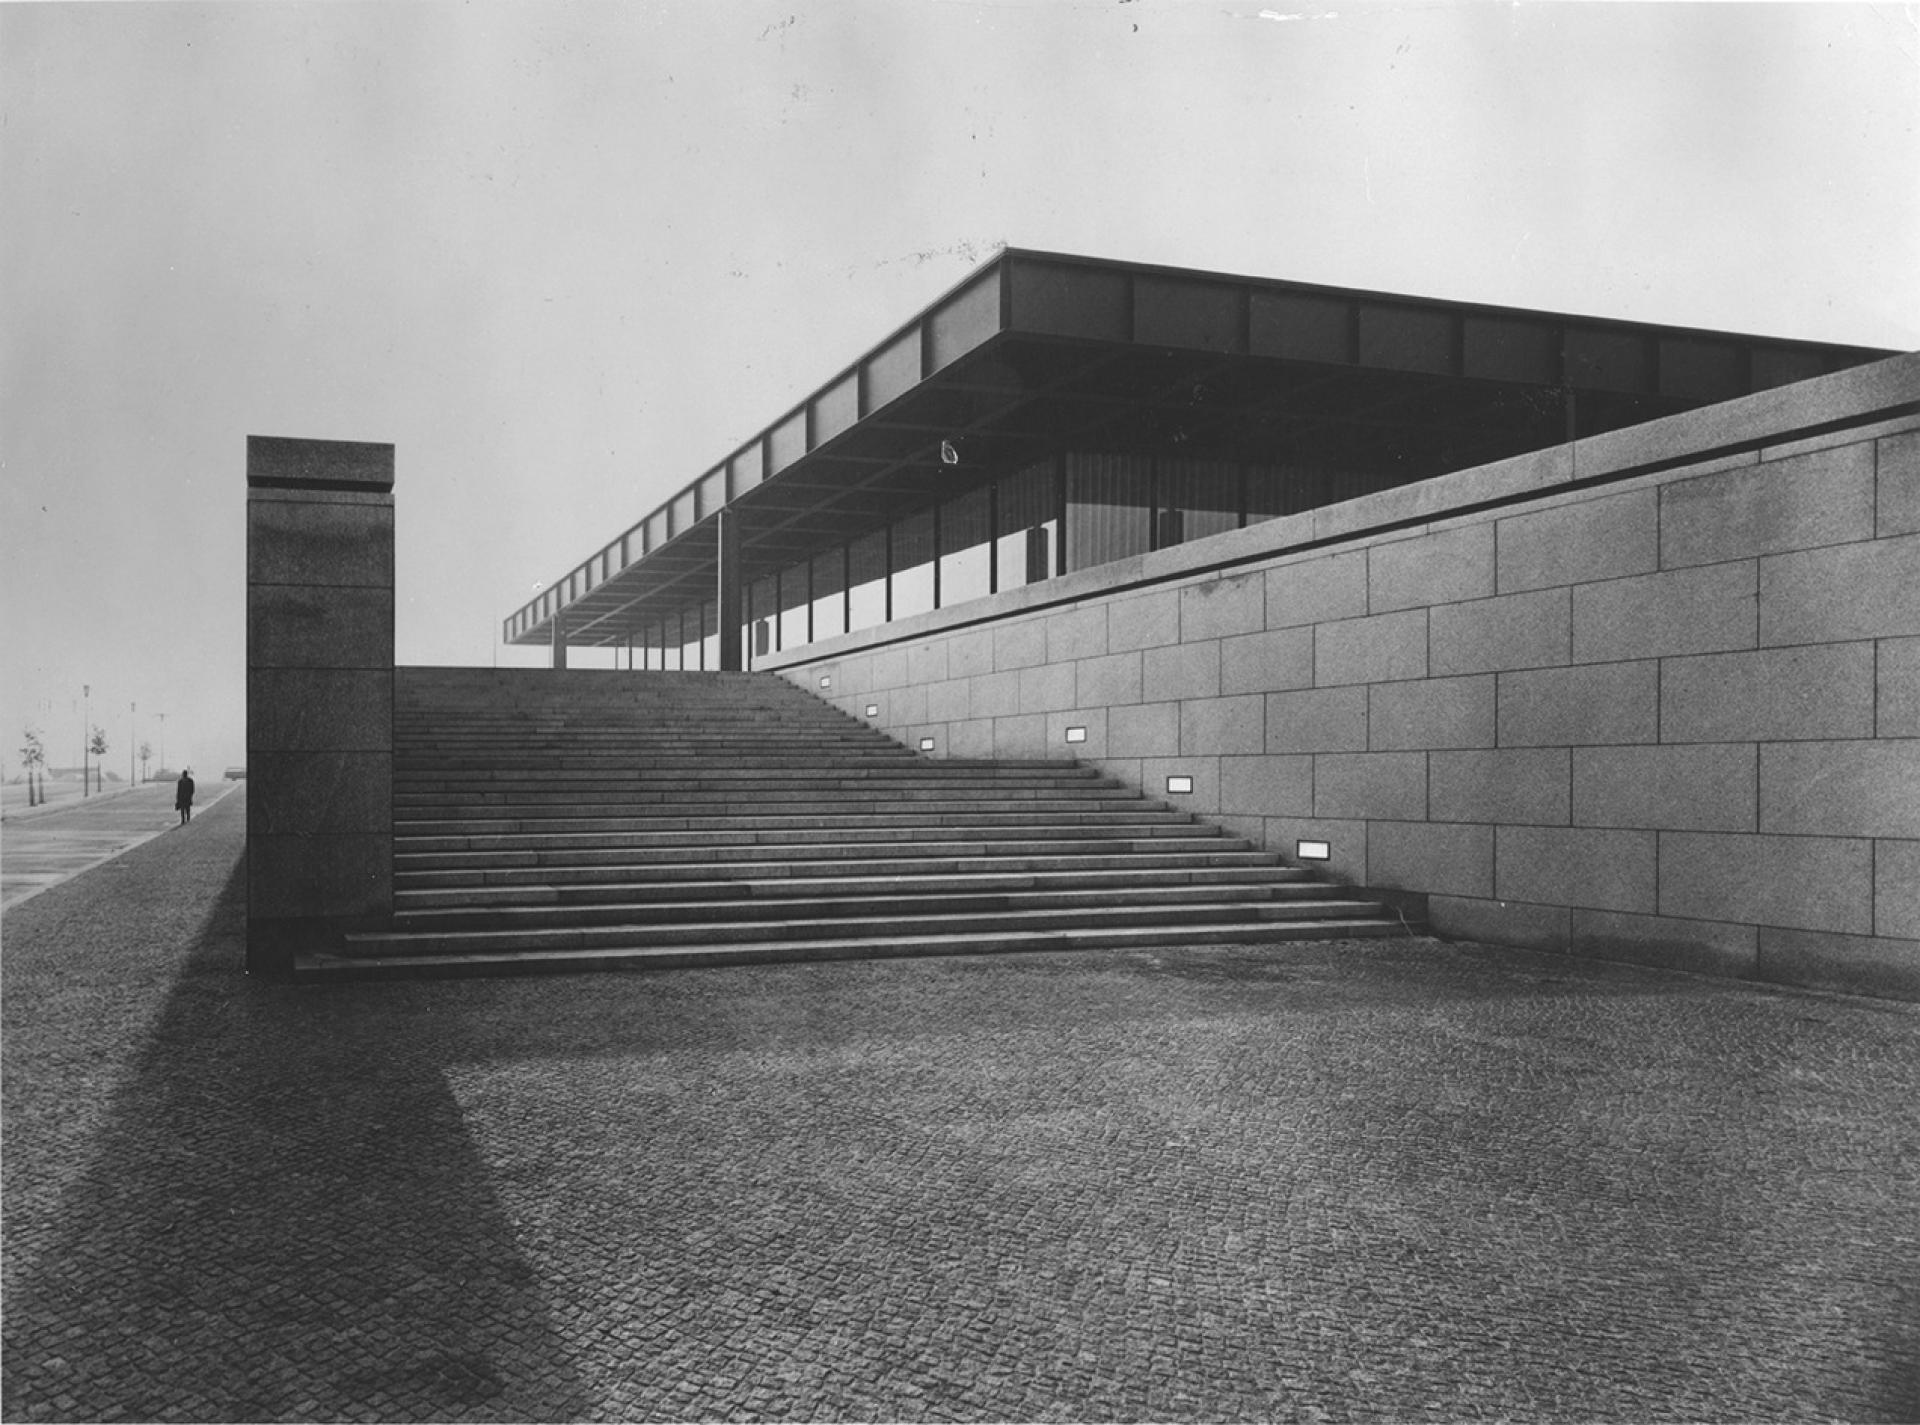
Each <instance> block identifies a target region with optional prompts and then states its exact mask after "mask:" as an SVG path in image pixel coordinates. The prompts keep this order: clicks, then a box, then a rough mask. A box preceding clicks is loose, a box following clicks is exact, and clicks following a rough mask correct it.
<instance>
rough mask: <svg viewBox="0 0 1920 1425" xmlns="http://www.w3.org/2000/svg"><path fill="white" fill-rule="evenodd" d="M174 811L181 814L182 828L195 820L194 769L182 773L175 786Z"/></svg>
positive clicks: (189, 768)
mask: <svg viewBox="0 0 1920 1425" xmlns="http://www.w3.org/2000/svg"><path fill="white" fill-rule="evenodd" d="M173 809H174V810H175V811H177V812H179V813H180V824H181V825H182V826H185V825H186V824H187V823H188V822H190V821H192V820H193V768H191V767H188V768H186V769H184V770H183V771H182V772H181V773H180V780H179V782H177V783H176V784H175V785H174V789H173Z"/></svg>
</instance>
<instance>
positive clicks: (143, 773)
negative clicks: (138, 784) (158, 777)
mask: <svg viewBox="0 0 1920 1425" xmlns="http://www.w3.org/2000/svg"><path fill="white" fill-rule="evenodd" d="M151 761H153V744H152V743H151V742H143V743H141V744H140V780H141V781H143V782H150V781H152V780H153V779H152V778H151V777H149V776H148V775H147V764H148V763H149V762H151Z"/></svg>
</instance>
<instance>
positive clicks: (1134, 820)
mask: <svg viewBox="0 0 1920 1425" xmlns="http://www.w3.org/2000/svg"><path fill="white" fill-rule="evenodd" d="M822 805H823V806H826V807H829V808H833V809H832V810H826V811H820V812H807V811H804V810H801V811H792V812H774V813H768V814H766V815H757V814H756V815H749V814H747V813H734V814H732V815H712V814H711V808H706V809H704V810H705V811H706V812H707V813H708V814H703V815H688V814H686V812H684V811H680V812H675V811H662V812H659V813H657V814H656V813H654V812H652V811H649V812H646V813H642V814H638V815H632V816H602V815H599V814H596V813H577V812H573V811H570V810H566V809H563V810H560V811H555V812H551V813H547V814H541V813H535V812H528V813H522V814H517V815H514V816H500V815H496V814H489V815H485V816H472V817H457V818H446V819H442V820H437V821H436V820H430V819H424V818H408V819H406V820H404V821H399V822H396V824H395V830H396V832H397V833H398V834H399V835H400V836H402V837H403V838H405V839H406V840H408V841H410V842H412V841H417V840H422V839H428V838H438V837H451V838H454V839H457V840H462V841H464V840H466V839H467V838H469V837H474V836H513V835H532V836H552V835H572V834H576V833H577V834H579V835H583V836H584V835H598V834H602V833H605V834H613V835H618V834H621V833H624V832H632V831H639V832H662V833H665V832H670V831H691V832H705V831H740V832H749V831H772V832H782V833H787V834H794V835H798V834H803V833H808V832H834V833H836V834H837V833H840V832H845V831H860V830H867V829H876V830H885V829H890V828H891V829H898V830H903V831H904V830H912V829H915V828H922V827H932V828H935V829H960V828H973V827H985V826H1005V827H1008V828H1010V829H1011V828H1014V827H1029V826H1061V827H1075V826H1106V825H1109V824H1115V825H1127V824H1132V825H1160V824H1174V823H1181V824H1193V822H1194V817H1193V814H1192V813H1191V812H1183V811H1172V810H1168V809H1166V808H1164V807H1160V806H1156V805H1154V804H1153V803H1150V802H1148V803H1140V802H1136V803H1128V802H1122V801H1110V802H1096V803H1093V804H1091V805H1089V804H1086V803H1082V802H1057V803H1048V802H1031V803H1023V804H1022V806H1021V809H1020V810H1018V811H1008V810H1004V809H1001V808H996V807H988V808H986V809H984V810H982V809H978V808H976V807H974V806H973V805H972V804H971V803H960V804H956V805H955V806H949V807H942V806H940V805H939V804H937V803H918V802H916V803H914V805H913V808H912V809H911V810H906V811H884V810H876V809H872V808H868V809H865V810H848V809H847V808H846V807H845V806H844V805H842V804H841V803H836V802H828V803H823V804H822Z"/></svg>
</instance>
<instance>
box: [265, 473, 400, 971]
mask: <svg viewBox="0 0 1920 1425" xmlns="http://www.w3.org/2000/svg"><path fill="white" fill-rule="evenodd" d="M247 775H248V782H249V796H248V806H247V970H248V971H249V973H253V974H265V975H275V976H278V975H283V974H285V973H287V972H288V968H289V965H290V961H291V958H292V955H293V954H294V952H295V951H296V950H297V949H298V948H299V947H300V946H301V945H303V944H306V943H310V942H313V941H316V940H322V939H325V938H327V937H329V936H330V935H332V934H334V933H337V932H338V931H339V930H342V929H345V928H349V927H353V926H366V925H370V924H377V923H380V922H383V921H384V920H385V919H386V918H387V917H389V916H390V915H391V914H392V910H393V447H392V446H391V445H378V444H369V443H364V442H358V441H332V440H294V439H287V438H282V437H275V436H248V437H247Z"/></svg>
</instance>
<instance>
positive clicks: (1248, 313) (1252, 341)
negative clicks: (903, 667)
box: [503, 248, 1893, 646]
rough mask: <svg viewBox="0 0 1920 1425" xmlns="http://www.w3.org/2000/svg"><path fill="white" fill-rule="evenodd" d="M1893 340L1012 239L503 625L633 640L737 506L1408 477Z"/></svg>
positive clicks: (747, 543) (800, 507)
mask: <svg viewBox="0 0 1920 1425" xmlns="http://www.w3.org/2000/svg"><path fill="white" fill-rule="evenodd" d="M1892 354H1893V353H1890V352H1885V351H1879V350H1873V349H1868V348H1863V347H1848V346H1835V345H1830V344H1824V343H1815V342H1803V341H1788V340H1780V339H1775V338H1770V337H1759V336H1742V335H1736V334H1732V333H1727V332H1717V331H1704V330H1699V329H1695V328H1687V327H1670V326H1656V325H1650V324H1648V323H1644V322H1624V321H1614V320H1609V319H1606V318H1601V317H1584V316H1570V315H1564V314H1557V313H1548V312H1536V311H1527V310H1523V309H1519V308H1511V307H1493V306H1486V305H1481V304H1476V303H1469V302H1452V301H1441V300H1436V299H1431V298H1421V297H1407V296H1396V295H1392V294H1388V293H1382V292H1370V291H1357V290H1350V289H1344V288H1336V287H1325V286H1319V285H1315V284H1310V283H1301V282H1287V281H1282V280H1279V279H1275V278H1261V277H1243V276H1230V275H1226V274H1221V273H1212V272H1196V271H1189V270H1185V269H1180V268H1170V267H1159V266H1147V265H1141V264H1134V263H1124V262H1115V261H1110V260H1106V259H1099V258H1087V257H1073V256H1067V255H1064V254H1059V253H1049V252H1034V251H1028V250H1025V249H1019V248H1008V249H1005V250H1004V251H1002V252H1001V253H999V254H998V255H997V256H996V257H994V258H992V259H991V260H990V261H988V262H986V263H985V264H983V265H982V266H981V267H980V268H979V269H978V270H976V271H975V272H974V273H972V274H971V275H970V276H968V277H967V278H966V279H965V280H964V281H962V282H961V283H959V284H958V285H957V286H955V287H954V288H952V289H951V290H950V291H948V292H947V293H946V295H944V296H943V297H941V298H940V299H939V300H938V301H936V302H935V303H933V304H932V305H931V306H929V307H928V308H927V309H926V310H925V311H923V312H921V313H920V314H919V315H918V316H916V317H914V318H913V319H912V320H911V321H909V322H907V323H906V324H904V325H903V326H901V327H899V328H898V329H896V330H895V331H893V332H892V333H890V334H889V335H888V336H887V337H886V338H885V339H884V340H883V341H881V342H880V343H879V344H878V345H876V346H875V347H873V349H872V350H870V351H868V352H867V353H866V354H865V355H864V356H862V357H861V358H860V359H859V360H857V361H855V362H853V363H852V364H851V365H849V366H847V367H845V368H844V369H842V370H841V371H839V372H838V373H836V374H835V375H834V376H833V377H832V378H831V379H830V380H828V381H827V382H826V383H825V384H824V385H822V386H821V387H820V388H819V389H818V390H816V391H814V392H813V393H812V394H811V395H810V396H808V397H807V398H806V399H805V400H803V401H801V402H799V403H798V404H797V405H795V406H794V407H792V408H791V409H790V410H788V411H787V412H786V413H785V414H783V415H782V416H780V418H779V419H777V420H775V421H774V422H773V423H772V424H770V425H768V426H767V427H765V428H764V429H763V430H761V431H760V432H759V433H758V434H756V435H755V436H753V437H752V438H751V439H749V440H747V441H746V442H745V443H744V444H742V445H741V446H739V447H738V448H737V449H735V450H733V451H732V452H730V453H729V454H727V455H726V457H725V458H724V459H722V460H720V461H719V462H718V463H716V464H715V465H714V466H712V467H711V468H710V469H708V470H706V471H705V472H703V473H702V474H700V475H699V476H697V477H696V478H694V479H693V480H691V481H689V482H688V483H687V485H686V486H685V487H683V488H682V489H681V490H680V491H679V492H678V493H677V494H675V495H674V496H673V497H672V498H670V499H668V500H666V501H664V502H663V503H662V504H661V505H660V506H659V507H658V508H656V509H654V510H653V511H652V512H651V513H649V514H648V515H647V516H646V517H645V518H644V519H642V520H640V521H638V522H637V523H636V524H634V525H633V526H632V527H631V528H629V529H627V530H626V531H624V532H623V533H622V534H621V535H620V536H619V537H618V538H616V539H614V540H613V541H611V542H610V543H609V544H607V545H605V546H603V547H602V548H600V549H598V550H596V551H595V552H594V553H593V554H592V555H591V556H590V557H589V558H587V559H586V560H585V561H583V562H582V563H581V564H579V565H577V566H575V567H574V568H573V569H571V570H568V571H567V572H566V573H565V574H563V575H562V576H561V577H560V578H559V579H557V580H555V581H554V583H553V584H552V586H551V587H549V588H548V589H547V590H545V591H543V593H542V594H540V595H539V596H537V597H536V598H534V599H532V600H530V601H529V602H528V603H527V604H525V605H523V606H522V607H521V608H520V609H518V610H516V611H515V612H514V613H513V614H512V615H510V616H509V617H508V618H507V620H506V621H505V624H504V628H503V632H504V635H505V639H506V641H507V642H508V643H518V644H545V643H547V642H548V641H550V639H551V637H552V628H553V621H554V619H555V618H556V617H564V619H565V627H566V641H567V642H568V643H570V644H578V645H588V646H591V645H595V644H599V645H606V644H620V643H625V642H627V641H628V640H629V639H630V638H632V637H634V636H636V635H637V634H639V633H640V632H641V630H642V629H643V628H644V627H645V626H646V625H647V624H649V623H651V622H653V621H655V620H657V619H658V618H659V617H660V616H661V615H662V614H663V613H665V612H668V611H671V610H673V609H676V608H679V607H681V606H684V605H689V604H694V603H701V602H705V601H706V600H708V599H711V598H713V597H714V589H715V578H716V575H715V564H716V553H717V542H716V525H717V516H718V514H719V512H720V510H721V509H722V508H727V509H731V510H732V511H734V513H735V514H736V515H737V516H739V525H740V531H741V560H742V569H743V574H744V577H745V578H747V579H756V578H760V577H764V576H765V575H767V574H769V573H772V572H775V571H777V570H779V569H782V568H785V567H788V566H790V565H793V564H796V563H798V562H800V561H801V560H803V559H807V558H810V557H812V556H813V555H815V554H817V553H819V552H821V551H823V550H825V549H829V548H833V547H835V546H837V545H839V544H842V543H845V542H846V541H847V540H848V539H850V538H852V537H855V536H857V535H859V534H862V533H865V532H866V531H867V530H869V529H871V528H874V527H876V526H878V525H881V524H884V523H886V522H887V521H889V520H891V519H894V518H896V517H898V516H899V515H901V514H905V513H908V512H911V511H912V510H914V509H917V508H920V507H922V506H924V505H926V504H929V503H932V502H934V501H937V500H939V499H943V498H948V497H951V496H954V495H959V494H961V493H964V492H965V490H967V489H968V488H970V487H971V486H973V485H975V484H978V483H979V482H980V481H981V480H983V479H985V478H988V476H990V475H991V474H995V473H1001V472H1005V471H1009V470H1012V469H1015V468H1018V467H1019V466H1021V465H1024V464H1028V463H1031V462H1032V461H1034V460H1037V459H1041V458H1044V457H1045V456H1048V455H1050V454H1052V453H1054V452H1057V451H1060V450H1066V449H1084V450H1152V449H1159V450H1164V451H1168V452H1171V451H1174V450H1178V451H1179V452H1181V453H1182V454H1187V455H1200V456H1206V455H1210V454H1218V455H1219V456H1220V458H1224V459H1246V458H1249V456H1248V454H1247V452H1248V451H1250V450H1258V451H1270V452H1285V454H1284V457H1282V456H1280V455H1277V454H1276V455H1273V456H1271V457H1269V458H1272V459H1275V460H1276V461H1277V462H1279V461H1291V462H1294V463H1299V464H1312V463H1314V462H1315V460H1316V455H1318V456H1319V458H1321V459H1324V460H1326V461H1328V462H1334V461H1337V462H1339V463H1342V464H1345V465H1352V464H1356V463H1357V464H1360V465H1365V466H1369V467H1379V468H1383V469H1393V470H1397V471H1400V472H1403V473H1404V475H1405V477H1406V478H1407V479H1410V480H1411V479H1419V478H1424V477H1425V476H1428V475H1438V474H1444V473H1446V472H1447V471H1450V470H1459V469H1467V468H1471V467H1472V466H1475V465H1480V464H1484V463H1486V462H1488V461H1492V460H1498V459H1502V458H1504V457H1507V456H1510V455H1517V454H1520V453H1522V452H1524V451H1527V450H1535V449H1540V448H1543V447H1545V446H1550V445H1556V444H1560V443H1562V442H1564V441H1566V440H1568V439H1570V438H1574V437H1579V436H1587V435H1593V434H1597V433H1598V432H1600V431H1605V430H1613V429H1617V428H1619V427H1621V426H1627V425H1635V424H1638V423H1640V422H1642V421H1647V420H1652V419H1655V418H1657V417H1659V416H1664V415H1670V414H1673V413H1674V412H1676V411H1682V410H1687V409H1690V408H1693V407H1696V406H1702V405H1709V404H1713V403H1715V402H1719V401H1724V400H1730V399H1733V398H1734V397H1737V396H1743V395H1747V394H1749V393H1751V392H1754V391H1760V390H1765V389H1768V388H1770V387H1774V386H1782V385H1786V384H1789V383H1791V382H1794V381H1801V380H1806V379H1808V378H1811V377H1814V376H1820V375H1824V374H1826V373H1828V372H1831V371H1838V370H1843V369H1845V368H1847V367H1851V366H1857V365H1860V364H1863V363H1865V362H1868V361H1874V360H1878V359H1881V358H1882V357H1885V356H1888V355H1892ZM1570 421H1571V422H1572V425H1571V428H1569V422H1570ZM943 444H945V445H946V446H947V447H948V453H949V455H954V456H957V457H958V462H957V463H954V462H953V461H951V460H948V461H943V459H942V446H943Z"/></svg>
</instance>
